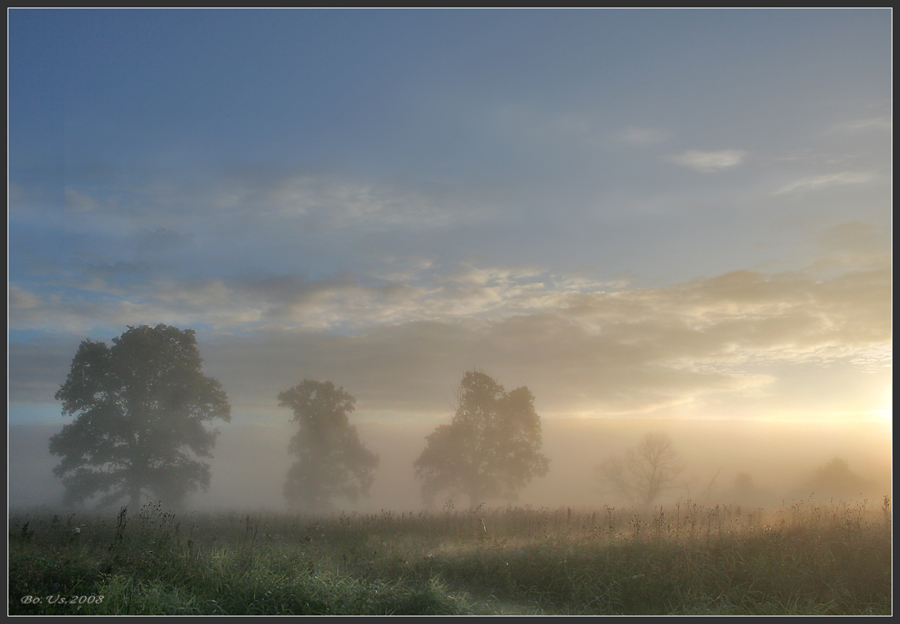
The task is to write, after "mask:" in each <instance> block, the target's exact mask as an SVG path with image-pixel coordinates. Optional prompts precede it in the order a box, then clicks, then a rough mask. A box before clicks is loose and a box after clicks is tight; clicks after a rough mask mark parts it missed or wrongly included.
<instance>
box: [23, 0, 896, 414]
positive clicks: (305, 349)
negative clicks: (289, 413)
mask: <svg viewBox="0 0 900 624" xmlns="http://www.w3.org/2000/svg"><path fill="white" fill-rule="evenodd" d="M8 32H9V44H8V45H9V79H8V88H9V96H8V111H9V112H8V131H9V139H8V154H9V170H8V177H9V187H10V190H9V213H8V237H9V252H8V253H9V258H8V259H9V382H10V391H9V402H10V422H14V423H15V422H18V423H27V422H36V421H40V420H51V421H56V422H58V421H59V419H60V417H59V405H58V404H57V403H56V402H55V401H54V399H53V394H54V392H55V391H56V389H57V388H58V387H59V385H60V384H61V383H62V382H63V381H64V380H65V375H66V373H67V371H68V367H69V364H70V363H71V358H72V357H73V355H74V353H75V350H76V348H77V346H78V344H79V342H80V341H81V340H83V339H86V338H90V339H93V340H103V341H106V342H109V341H110V340H111V339H112V338H113V337H115V336H118V335H120V334H121V333H122V332H123V331H124V330H125V329H126V328H127V326H128V325H138V324H151V325H155V324H158V323H166V324H172V325H176V326H179V327H182V328H192V329H196V330H197V332H198V333H197V336H198V340H199V343H200V349H201V354H202V355H203V357H204V360H205V371H206V372H207V373H208V374H210V375H213V376H215V377H217V378H218V379H219V380H220V381H222V383H223V386H224V387H225V390H226V392H227V393H228V395H229V398H230V400H231V402H232V405H233V406H234V416H233V420H234V422H251V421H252V422H275V421H277V422H282V421H283V420H284V418H285V414H283V413H281V412H282V411H283V410H279V408H278V407H277V400H276V398H275V397H276V396H277V394H278V393H279V392H281V391H283V390H286V389H287V388H289V387H291V386H292V385H294V384H296V383H298V382H299V381H300V380H302V379H303V378H313V379H320V380H326V379H327V380H331V381H333V382H334V383H336V384H337V385H341V386H344V387H345V389H347V390H348V391H349V392H351V393H352V394H354V395H355V396H356V397H357V399H358V403H357V409H358V413H359V415H360V416H361V417H364V418H368V419H372V420H383V421H411V420H412V421H423V422H424V421H428V420H433V419H440V418H444V417H446V415H447V414H448V413H449V411H450V409H449V408H448V403H449V401H450V400H451V399H452V390H451V388H452V386H453V384H454V383H456V382H458V380H459V379H460V378H461V376H462V373H463V371H464V370H467V369H471V368H472V367H473V366H475V367H478V368H480V369H483V370H484V371H485V372H487V373H488V374H491V375H493V376H495V377H496V378H497V379H498V380H499V381H500V382H501V383H503V384H504V385H506V386H507V387H508V388H513V387H517V386H520V385H527V386H528V387H529V388H530V389H531V390H532V392H533V393H534V395H535V397H536V407H537V408H538V412H539V413H540V414H541V415H542V416H545V417H554V416H600V417H602V416H607V417H609V416H616V417H627V418H638V417H643V416H654V417H678V418H689V417H717V418H722V417H729V418H754V419H774V420H778V419H799V420H810V419H820V418H821V419H850V420H852V419H860V420H870V419H873V418H875V419H888V418H889V411H888V410H889V406H890V397H891V394H890V387H891V386H890V371H891V341H892V334H891V322H890V318H891V315H890V311H891V296H890V292H891V250H892V247H891V237H890V226H891V189H892V186H891V182H892V177H891V129H892V109H891V81H892V72H891V12H890V11H889V10H886V9H885V10H880V9H869V10H527V11H526V10H512V11H510V10H287V11H282V10H149V11H148V10H23V9H17V10H10V11H9V12H8Z"/></svg>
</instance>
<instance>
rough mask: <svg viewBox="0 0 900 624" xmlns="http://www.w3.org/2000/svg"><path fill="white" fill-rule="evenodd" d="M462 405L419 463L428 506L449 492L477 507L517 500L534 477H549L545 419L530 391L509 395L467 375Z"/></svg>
mask: <svg viewBox="0 0 900 624" xmlns="http://www.w3.org/2000/svg"><path fill="white" fill-rule="evenodd" d="M458 402H459V406H458V407H457V410H456V414H455V415H454V416H453V419H452V420H451V422H450V424H449V425H440V426H438V427H437V428H436V429H435V430H434V432H433V433H431V434H430V435H429V436H428V437H427V438H426V440H427V446H426V448H425V450H424V451H423V452H422V454H421V455H420V456H419V458H418V459H417V460H416V461H415V463H414V467H415V470H416V477H418V478H419V479H422V480H423V482H424V483H423V484H422V495H423V498H424V499H425V502H426V503H427V504H429V505H430V504H431V503H432V502H433V500H434V497H435V495H436V494H437V493H438V492H441V491H444V490H446V491H449V492H450V493H462V494H465V495H467V496H468V498H469V503H470V505H471V506H472V507H475V506H476V505H478V504H480V503H483V502H485V501H486V500H488V499H491V498H506V499H510V500H512V499H515V497H516V495H517V493H518V491H519V490H520V489H521V488H522V487H523V486H525V485H526V484H528V482H529V481H531V479H532V478H534V477H543V476H545V475H546V474H547V472H548V470H549V463H550V460H548V459H547V458H546V457H544V456H543V455H542V454H541V453H540V452H539V451H540V448H541V419H540V417H539V416H538V415H537V413H535V411H534V396H532V394H531V392H529V390H528V388H526V387H524V386H523V387H521V388H517V389H516V390H513V391H511V392H504V390H503V386H501V385H500V384H498V383H497V382H496V381H494V379H492V378H491V377H489V376H488V375H486V374H484V373H481V372H475V371H472V372H467V373H465V375H463V378H462V382H461V383H460V388H459V396H458Z"/></svg>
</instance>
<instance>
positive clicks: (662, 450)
mask: <svg viewBox="0 0 900 624" xmlns="http://www.w3.org/2000/svg"><path fill="white" fill-rule="evenodd" d="M684 468H685V466H684V463H683V462H682V461H681V459H680V458H679V457H678V453H676V452H675V449H674V448H673V447H672V440H671V439H670V438H669V436H667V435H665V434H661V433H648V434H647V435H645V436H644V439H643V440H641V442H640V444H638V445H637V446H636V447H635V448H633V449H629V450H628V451H627V452H626V453H625V456H624V457H617V458H612V459H608V460H606V461H604V462H603V463H601V464H600V465H598V466H597V472H598V475H599V477H600V481H601V483H602V484H603V485H604V486H605V487H604V488H603V489H602V491H604V492H607V493H608V492H613V493H617V494H621V495H622V496H624V497H625V498H627V499H628V501H629V502H630V503H631V504H632V505H641V506H645V507H649V506H650V505H652V504H653V503H655V502H656V501H657V500H658V499H659V497H660V496H662V495H663V494H664V493H665V492H667V491H669V490H671V489H673V488H674V487H675V486H676V479H677V478H678V475H680V474H681V473H682V472H683V471H684Z"/></svg>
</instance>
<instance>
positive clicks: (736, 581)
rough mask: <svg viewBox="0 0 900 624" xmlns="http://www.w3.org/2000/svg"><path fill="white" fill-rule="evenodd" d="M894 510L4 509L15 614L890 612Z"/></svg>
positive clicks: (801, 506)
mask: <svg viewBox="0 0 900 624" xmlns="http://www.w3.org/2000/svg"><path fill="white" fill-rule="evenodd" d="M891 535H892V531H891V509H890V500H889V499H888V498H887V497H885V498H884V500H883V501H879V502H874V503H873V502H866V501H863V502H853V503H848V502H829V503H827V504H820V503H816V502H813V501H812V500H805V501H799V502H793V503H786V504H784V505H783V506H781V507H780V508H778V509H768V510H763V509H758V508H741V507H739V506H736V505H729V506H714V507H713V506H701V505H698V504H695V503H690V502H688V503H682V504H679V505H673V506H666V507H657V508H655V509H653V510H648V511H646V512H644V513H641V512H638V511H636V510H633V509H624V508H612V507H605V508H603V509H598V510H577V509H572V508H562V509H545V508H541V509H535V508H529V507H524V508H522V507H506V508H500V509H486V508H479V509H476V510H469V511H457V510H454V509H452V508H450V507H445V508H444V509H443V510H440V511H433V512H419V513H408V512H407V513H394V512H389V511H384V512H381V513H380V514H368V515H363V514H350V515H348V514H340V515H337V514H335V515H331V516H327V517H326V516H322V517H311V516H308V515H304V514H301V513H287V512H285V513H262V512H259V513H256V512H250V513H240V512H218V513H200V512H189V513H183V514H179V513H173V512H171V511H168V510H166V509H164V508H163V507H162V506H161V505H160V504H147V505H144V506H143V507H142V508H141V509H140V510H137V511H135V512H132V511H131V510H121V511H119V512H118V513H116V512H114V511H112V512H109V513H107V514H101V513H94V512H71V511H70V512H61V511H60V512H54V511H51V510H42V511H27V512H26V511H22V512H15V511H13V512H11V514H10V518H9V538H8V545H9V555H8V560H9V605H8V612H9V614H11V615H27V614H35V615H38V614H41V615H48V614H54V615H57V614H58V615H110V614H133V615H150V614H161V615H200V614H211V615H217V614H218V615H250V614H266V615H276V614H357V615H379V614H398V615H399V614H410V615H411V614H424V615H471V614H475V615H501V614H504V615H508V614H522V615H542V614H569V615H585V614H610V615H612V614H633V615H647V614H672V615H675V614H682V615H686V614H707V615H775V614H779V615H780V614H793V615H800V614H804V615H811V614H820V615H849V614H855V615H859V614H862V615H888V614H890V613H891V609H892V601H891V599H892V588H891V587H892V586H891Z"/></svg>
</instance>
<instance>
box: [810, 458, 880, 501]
mask: <svg viewBox="0 0 900 624" xmlns="http://www.w3.org/2000/svg"><path fill="white" fill-rule="evenodd" d="M873 486H874V483H873V482H872V481H869V480H867V479H865V478H863V477H861V476H860V475H858V474H856V473H855V472H853V471H852V470H850V466H849V465H848V464H847V462H846V461H844V460H843V459H841V458H840V457H835V458H834V459H832V460H831V461H829V462H828V463H826V464H825V465H823V466H820V467H819V468H817V469H816V472H815V476H814V477H813V478H812V480H811V481H810V482H809V483H808V484H807V486H806V488H807V489H809V490H811V491H813V492H815V493H816V494H819V495H821V496H856V495H859V494H864V493H866V492H869V491H871V490H872V489H873Z"/></svg>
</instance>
